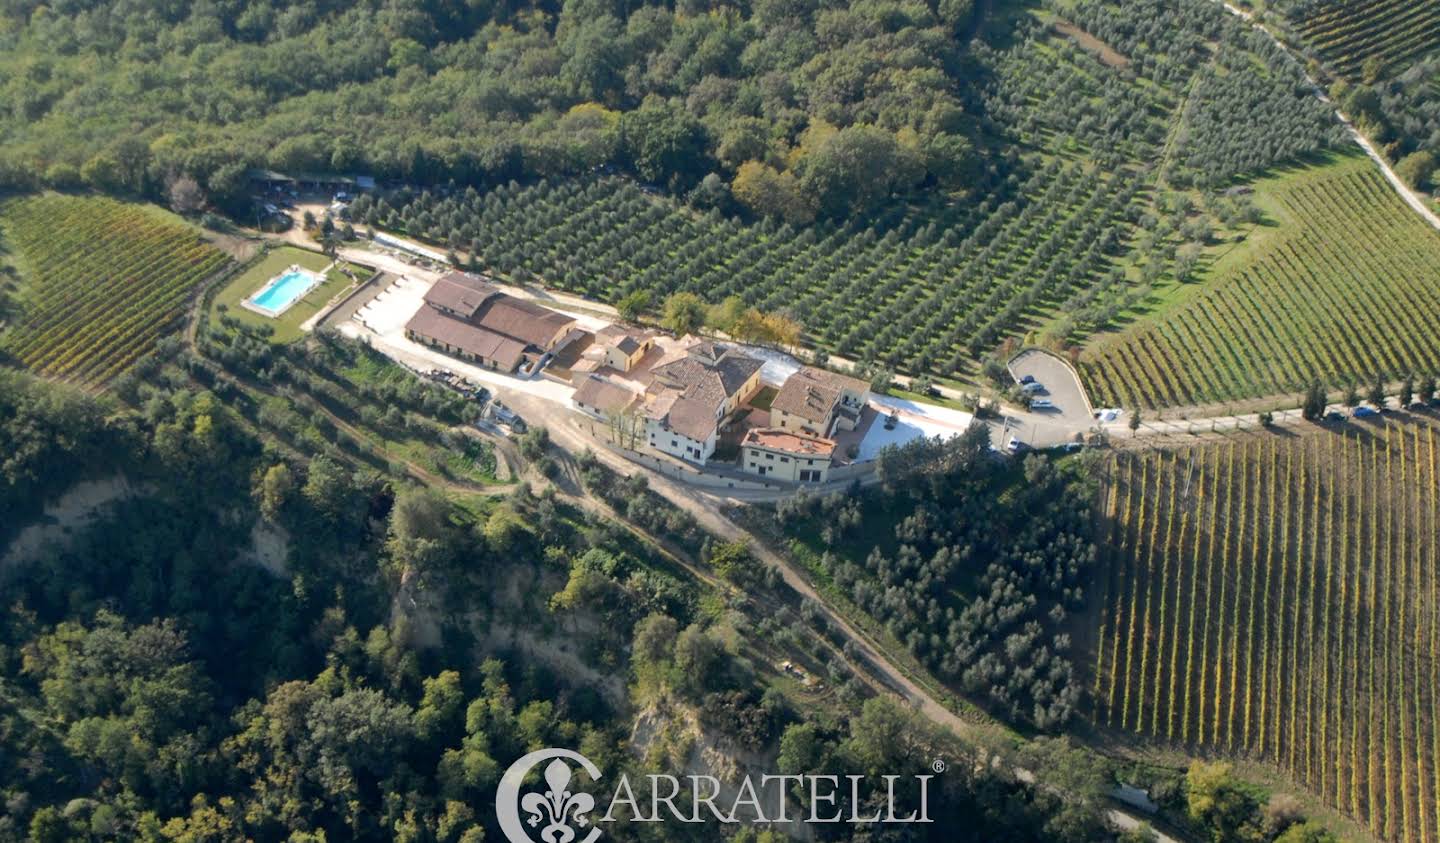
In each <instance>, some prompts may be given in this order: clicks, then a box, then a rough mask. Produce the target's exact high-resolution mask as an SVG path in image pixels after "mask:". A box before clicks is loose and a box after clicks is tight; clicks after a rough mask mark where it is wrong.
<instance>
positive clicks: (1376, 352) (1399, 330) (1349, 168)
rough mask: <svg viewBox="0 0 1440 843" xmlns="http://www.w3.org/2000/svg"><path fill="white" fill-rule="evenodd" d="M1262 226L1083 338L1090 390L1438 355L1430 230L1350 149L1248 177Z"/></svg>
mask: <svg viewBox="0 0 1440 843" xmlns="http://www.w3.org/2000/svg"><path fill="white" fill-rule="evenodd" d="M1257 192H1258V194H1259V200H1258V201H1259V204H1261V205H1262V207H1266V208H1269V209H1272V215H1273V220H1272V222H1273V223H1274V226H1275V227H1274V228H1262V229H1260V230H1259V236H1260V237H1262V238H1263V240H1261V241H1259V242H1257V244H1255V245H1253V246H1250V247H1246V248H1245V249H1244V250H1243V251H1239V252H1237V254H1236V256H1235V257H1233V258H1227V259H1225V260H1222V261H1221V262H1220V263H1219V264H1218V265H1217V268H1216V269H1215V270H1214V271H1212V272H1211V273H1210V277H1209V278H1208V279H1207V280H1206V281H1204V282H1203V287H1197V288H1196V290H1195V292H1194V293H1193V294H1191V295H1188V296H1186V297H1185V299H1184V300H1183V302H1181V303H1177V304H1175V305H1174V306H1173V307H1169V308H1167V309H1165V310H1164V311H1163V312H1162V313H1160V314H1158V315H1157V316H1154V317H1151V318H1145V319H1142V320H1140V321H1139V322H1137V323H1136V324H1135V325H1133V326H1132V327H1130V328H1129V329H1128V330H1126V331H1125V332H1123V333H1120V334H1118V335H1112V336H1110V337H1106V338H1103V339H1100V340H1099V341H1097V342H1096V343H1095V344H1094V345H1092V347H1091V348H1090V349H1089V350H1087V353H1086V354H1085V356H1084V357H1083V358H1082V361H1081V371H1082V373H1083V375H1084V377H1085V380H1086V384H1087V386H1088V387H1089V388H1090V390H1091V394H1092V395H1093V396H1094V397H1095V399H1096V403H1097V404H1106V405H1115V406H1120V405H1124V406H1133V405H1138V406H1143V407H1171V406H1188V405H1196V404H1207V403H1217V402H1223V401H1231V400H1238V399H1245V398H1256V397H1263V396H1268V395H1276V394H1282V393H1293V392H1296V391H1298V390H1300V389H1302V388H1303V386H1304V385H1305V384H1306V383H1308V382H1310V381H1312V380H1314V379H1316V378H1319V379H1321V380H1322V381H1324V382H1326V383H1327V384H1329V385H1330V386H1332V387H1334V386H1338V385H1340V384H1342V383H1348V382H1352V381H1364V382H1367V383H1368V382H1370V381H1371V380H1373V379H1374V378H1375V377H1376V376H1377V375H1386V376H1388V377H1391V378H1395V377H1399V376H1403V375H1404V374H1406V373H1417V374H1428V373H1431V372H1434V371H1436V370H1437V369H1440V340H1437V338H1436V337H1435V333H1434V330H1433V327H1432V326H1433V325H1435V324H1436V322H1437V320H1440V299H1437V298H1436V297H1435V295H1434V294H1433V291H1431V290H1430V289H1429V279H1433V278H1434V277H1435V276H1436V275H1437V274H1440V234H1437V233H1436V232H1435V231H1434V230H1433V229H1431V228H1430V227H1429V226H1428V225H1426V224H1425V223H1424V222H1423V221H1422V220H1421V219H1420V218H1419V217H1418V216H1417V215H1416V214H1415V213H1414V212H1413V211H1411V210H1410V209H1409V208H1408V207H1406V206H1405V205H1404V204H1403V203H1402V202H1401V201H1400V199H1399V197H1397V196H1396V195H1395V193H1394V191H1393V190H1391V189H1390V187H1389V185H1387V184H1385V182H1384V180H1383V178H1382V177H1381V176H1380V174H1379V173H1378V172H1376V171H1375V169H1374V168H1373V165H1371V164H1370V162H1369V161H1368V160H1366V159H1363V158H1358V157H1345V158H1339V159H1337V160H1336V161H1334V162H1332V163H1329V164H1326V165H1323V166H1318V167H1311V168H1305V169H1303V170H1299V171H1294V172H1290V173H1287V174H1283V175H1280V176H1277V177H1274V178H1271V179H1267V180H1265V181H1263V182H1261V183H1260V184H1258V185H1257Z"/></svg>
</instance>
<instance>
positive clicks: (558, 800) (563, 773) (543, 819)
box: [520, 758, 595, 843]
mask: <svg viewBox="0 0 1440 843" xmlns="http://www.w3.org/2000/svg"><path fill="white" fill-rule="evenodd" d="M545 783H546V784H548V785H549V786H550V789H549V790H547V791H546V792H544V793H527V794H525V798H524V799H521V800H520V807H521V808H522V809H524V810H525V811H526V812H527V813H529V814H530V819H529V820H527V821H526V822H528V823H529V824H530V827H531V828H539V829H540V839H541V840H543V841H545V843H571V841H573V840H574V839H575V835H576V831H575V829H573V828H571V827H570V825H571V823H574V825H575V826H577V827H578V828H581V829H583V828H585V826H587V825H589V824H590V820H588V819H586V817H585V815H586V814H588V813H589V812H591V811H593V810H595V797H593V796H591V795H590V794H588V793H572V792H571V791H570V790H569V786H570V767H569V765H568V764H566V763H565V762H564V761H561V760H560V759H558V758H557V759H555V760H554V761H551V762H550V766H549V767H546V768H545ZM572 814H573V815H574V817H573V818H572V817H571V815H572ZM541 823H544V826H541V825H540V824H541Z"/></svg>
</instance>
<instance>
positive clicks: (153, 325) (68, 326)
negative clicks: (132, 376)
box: [0, 194, 227, 386]
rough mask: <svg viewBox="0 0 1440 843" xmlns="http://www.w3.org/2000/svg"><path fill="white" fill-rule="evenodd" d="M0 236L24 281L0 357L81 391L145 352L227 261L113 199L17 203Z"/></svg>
mask: <svg viewBox="0 0 1440 843" xmlns="http://www.w3.org/2000/svg"><path fill="white" fill-rule="evenodd" d="M0 234H3V244H4V249H5V250H6V251H7V252H8V254H7V255H5V258H6V259H7V260H9V261H10V262H11V263H12V266H13V268H14V270H15V272H16V274H17V276H18V279H19V280H18V283H17V284H15V285H14V287H13V290H12V293H11V296H10V298H11V301H10V302H9V303H8V306H7V309H8V310H9V311H11V312H12V314H13V315H12V317H11V323H10V324H9V325H8V326H7V327H6V328H5V329H4V331H3V332H0V353H3V354H4V355H5V356H7V357H9V358H11V359H13V360H15V361H16V362H18V363H19V364H20V365H23V366H25V367H26V368H29V369H31V370H33V371H35V372H37V373H39V374H41V375H44V376H46V377H50V378H55V379H58V380H65V381H69V382H72V383H76V384H81V385H84V386H95V385H98V384H101V383H104V382H105V381H106V380H108V379H110V378H112V377H114V376H115V375H117V374H119V373H120V372H122V371H124V370H125V369H126V368H128V367H129V366H130V365H131V364H133V363H134V362H135V361H136V360H137V359H139V358H140V357H142V356H144V355H145V354H147V353H149V352H150V350H151V349H153V348H154V347H155V343H156V342H158V341H159V340H160V338H161V337H163V336H164V335H165V334H166V332H167V331H168V330H169V329H171V328H172V327H174V326H175V324H176V323H177V321H178V320H179V318H180V317H181V315H182V314H183V312H184V309H185V302H186V300H187V299H188V298H189V296H190V295H191V293H192V292H193V291H194V289H195V287H196V286H197V285H198V284H199V283H200V282H201V281H203V280H204V279H206V278H208V277H210V276H211V275H213V274H214V273H215V272H217V271H219V270H220V269H221V267H223V266H224V265H225V263H226V260H227V259H226V257H225V255H224V254H222V253H221V252H220V251H218V250H217V249H215V248H213V247H211V246H209V245H208V244H206V243H205V242H203V241H202V240H201V239H200V236H199V234H198V233H197V231H196V230H195V229H194V228H192V227H191V226H190V225H188V224H186V223H185V222H184V221H183V220H181V219H180V218H178V217H176V216H173V215H171V214H168V213H166V212H164V211H162V210H160V209H159V208H155V207H152V206H146V205H136V204H129V203H123V202H117V201H115V200H112V199H102V198H86V197H78V196H64V195H59V194H45V195H41V196H32V197H26V198H21V199H13V200H10V201H8V202H6V203H4V205H3V206H0Z"/></svg>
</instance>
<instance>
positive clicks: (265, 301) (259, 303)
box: [250, 269, 319, 314]
mask: <svg viewBox="0 0 1440 843" xmlns="http://www.w3.org/2000/svg"><path fill="white" fill-rule="evenodd" d="M317 280H319V279H318V278H317V277H316V276H315V275H314V274H312V273H309V272H305V271H304V270H299V269H289V270H286V271H285V273H284V274H283V275H281V276H279V277H278V278H276V279H275V280H273V281H271V282H270V283H269V284H266V285H265V288H264V289H262V290H261V291H260V292H258V293H256V294H255V295H254V296H252V297H251V298H250V303H251V304H253V305H255V306H256V307H258V308H260V309H261V310H265V311H268V312H270V313H271V314H279V313H282V312H284V311H285V309H286V308H288V307H290V305H292V304H294V303H295V302H296V300H298V299H299V298H300V297H301V296H303V295H305V294H306V293H307V292H309V291H310V288H311V287H313V286H315V282H316V281H317Z"/></svg>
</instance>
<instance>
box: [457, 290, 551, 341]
mask: <svg viewBox="0 0 1440 843" xmlns="http://www.w3.org/2000/svg"><path fill="white" fill-rule="evenodd" d="M471 321H472V322H474V323H475V324H477V325H479V326H480V327H482V328H487V329H489V330H491V331H494V332H495V333H497V334H504V335H505V336H507V337H511V338H512V339H517V340H520V341H521V342H523V343H525V344H526V345H533V346H535V347H536V348H541V349H545V350H547V351H548V350H549V349H550V344H551V343H552V342H554V341H555V337H556V335H557V334H559V333H561V332H562V331H565V330H568V329H569V328H571V327H573V326H574V325H575V320H574V319H572V318H571V317H569V316H566V315H565V314H563V313H556V312H555V311H553V310H551V309H549V308H548V307H541V306H540V305H538V304H535V303H534V302H530V301H526V300H525V299H520V298H516V297H514V296H507V295H504V294H503V293H502V294H499V295H496V296H494V297H492V298H490V299H489V300H488V301H487V302H485V304H484V305H483V306H482V307H481V308H480V311H479V312H478V313H477V314H475V315H474V316H472V317H471Z"/></svg>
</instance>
